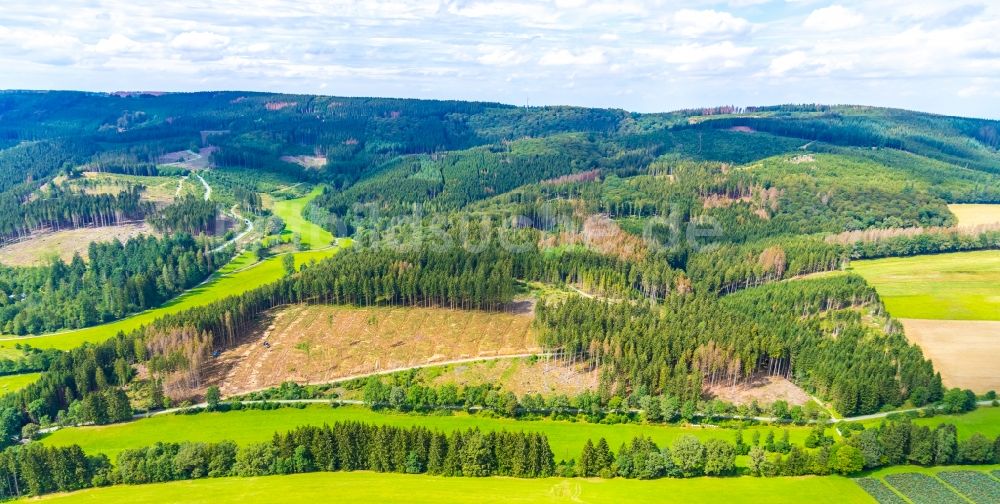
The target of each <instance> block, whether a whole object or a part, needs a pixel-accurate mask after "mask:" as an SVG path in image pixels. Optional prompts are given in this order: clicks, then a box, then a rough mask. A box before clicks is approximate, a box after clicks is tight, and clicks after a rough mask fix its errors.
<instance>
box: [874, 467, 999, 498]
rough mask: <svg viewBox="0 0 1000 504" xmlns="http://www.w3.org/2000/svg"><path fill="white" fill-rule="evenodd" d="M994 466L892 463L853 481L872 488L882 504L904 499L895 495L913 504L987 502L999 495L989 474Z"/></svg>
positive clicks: (997, 486)
mask: <svg viewBox="0 0 1000 504" xmlns="http://www.w3.org/2000/svg"><path fill="white" fill-rule="evenodd" d="M997 467H1000V466H996V465H992V466H990V465H983V466H940V467H920V466H895V467H887V468H883V469H878V470H875V471H873V472H871V473H870V474H869V475H868V476H867V477H865V478H861V479H858V480H855V481H856V482H857V483H858V485H859V486H861V487H862V488H866V489H871V490H872V491H871V493H872V495H873V496H876V497H879V498H878V501H879V502H880V503H882V504H890V503H899V502H906V501H903V500H902V499H899V498H898V495H903V496H906V498H907V499H909V501H910V502H913V503H914V504H946V503H955V504H967V503H968V502H972V503H974V504H987V503H993V502H997V500H998V498H1000V481H997V480H996V479H994V478H992V477H991V476H990V475H989V472H990V471H991V470H995V469H996V468H997ZM880 483H881V484H882V485H884V486H880V485H879V484H880ZM890 488H891V489H892V490H895V492H896V493H895V494H894V493H892V490H890ZM897 494H898V495H897ZM961 494H964V495H965V497H966V498H968V500H966V498H963V497H962V495H961Z"/></svg>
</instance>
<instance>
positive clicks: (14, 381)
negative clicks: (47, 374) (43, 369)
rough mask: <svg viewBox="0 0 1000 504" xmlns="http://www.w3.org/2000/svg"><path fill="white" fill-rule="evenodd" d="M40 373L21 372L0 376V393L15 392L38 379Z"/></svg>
mask: <svg viewBox="0 0 1000 504" xmlns="http://www.w3.org/2000/svg"><path fill="white" fill-rule="evenodd" d="M41 375H42V373H22V374H15V375H6V376H0V395H4V394H9V393H11V392H17V391H18V390H21V389H23V388H24V387H27V386H28V385H30V384H31V383H32V382H34V381H35V380H37V379H38V377H39V376H41Z"/></svg>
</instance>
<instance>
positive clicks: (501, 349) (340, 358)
mask: <svg viewBox="0 0 1000 504" xmlns="http://www.w3.org/2000/svg"><path fill="white" fill-rule="evenodd" d="M533 319H534V316H533V315H532V314H530V313H529V314H523V313H522V314H518V313H486V312H480V311H463V310H451V309H444V308H350V307H339V306H303V305H297V306H292V307H287V308H284V309H281V310H279V311H278V312H277V313H274V314H273V316H272V317H270V318H268V319H266V320H265V321H264V322H263V323H262V324H261V327H260V328H259V330H257V331H255V332H254V334H253V335H252V336H251V337H250V338H248V340H246V341H245V342H243V343H242V344H240V345H239V346H237V347H236V348H233V349H231V350H228V351H226V352H224V353H223V354H222V355H221V356H220V357H219V358H218V359H215V361H217V362H216V363H215V369H212V370H209V374H210V375H214V376H210V377H209V379H208V380H207V381H208V383H207V384H206V386H207V385H211V384H213V383H216V384H221V389H222V392H223V393H224V394H226V395H229V394H238V393H243V392H247V391H251V390H257V389H261V388H265V387H271V386H276V385H280V384H281V383H282V382H285V381H295V382H298V383H326V382H330V381H335V380H338V379H341V378H345V377H349V376H354V375H359V374H365V373H371V372H376V371H381V370H389V369H397V368H404V367H409V366H420V365H426V364H432V363H435V362H446V361H450V360H456V359H466V358H475V357H490V356H496V355H509V354H521V353H529V352H537V351H539V346H538V343H537V342H536V339H535V334H534V332H533V331H532V329H531V323H532V320H533ZM265 341H266V342H267V343H268V344H269V345H270V346H269V347H265V346H264V342H265Z"/></svg>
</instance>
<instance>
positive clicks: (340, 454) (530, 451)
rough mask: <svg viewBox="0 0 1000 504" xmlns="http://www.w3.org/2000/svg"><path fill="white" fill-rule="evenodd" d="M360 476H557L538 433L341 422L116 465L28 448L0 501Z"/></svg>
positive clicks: (8, 464)
mask: <svg viewBox="0 0 1000 504" xmlns="http://www.w3.org/2000/svg"><path fill="white" fill-rule="evenodd" d="M362 470H364V471H377V472H397V473H409V474H420V473H427V474H436V475H443V476H465V477H484V476H508V477H515V478H542V477H546V476H551V475H552V474H553V472H554V470H555V462H554V460H553V454H552V449H551V448H550V447H549V443H548V440H547V439H546V437H545V436H544V435H543V434H537V433H525V432H505V431H499V432H497V431H491V432H482V431H480V430H478V429H470V430H465V431H454V432H451V433H443V432H438V431H431V430H428V429H426V428H423V427H393V426H386V425H372V424H364V423H357V422H337V423H335V424H333V425H324V426H322V427H313V426H305V427H298V428H296V429H295V430H292V431H289V432H287V433H284V434H278V433H276V434H275V435H274V438H273V439H272V440H271V441H270V442H265V443H251V444H248V445H244V446H239V447H238V446H237V445H236V444H235V443H233V442H232V441H222V442H219V443H183V444H177V443H157V444H154V445H152V446H148V447H144V448H130V449H125V450H123V451H122V452H121V453H120V454H119V455H118V459H117V463H116V464H115V466H114V467H111V465H110V464H109V462H108V459H107V457H106V456H103V455H101V456H97V457H88V456H86V455H85V454H84V453H83V451H82V450H81V449H80V447H79V446H75V445H74V446H70V447H65V448H49V447H45V446H42V445H40V444H38V443H29V444H28V445H25V446H21V447H13V448H8V449H7V450H5V451H4V452H3V453H2V454H0V498H11V497H20V496H24V495H41V494H44V493H49V492H55V491H72V490H78V489H81V488H87V487H91V486H101V485H107V484H119V483H121V484H140V483H156V482H165V481H175V480H186V479H197V478H206V477H208V478H217V477H224V476H266V475H273V474H295V473H308V472H316V471H362Z"/></svg>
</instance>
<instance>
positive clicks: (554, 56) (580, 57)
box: [538, 48, 607, 66]
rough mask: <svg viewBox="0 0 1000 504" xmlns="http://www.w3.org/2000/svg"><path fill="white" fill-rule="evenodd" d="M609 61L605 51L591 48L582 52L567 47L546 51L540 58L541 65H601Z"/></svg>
mask: <svg viewBox="0 0 1000 504" xmlns="http://www.w3.org/2000/svg"><path fill="white" fill-rule="evenodd" d="M606 61H607V58H606V57H605V55H604V51H602V50H601V49H596V48H591V49H586V50H584V51H580V52H575V53H574V52H572V51H569V50H567V49H557V50H554V51H549V52H546V53H545V54H543V55H542V57H541V58H539V60H538V64H539V65H544V66H559V65H600V64H602V63H604V62H606Z"/></svg>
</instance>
